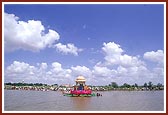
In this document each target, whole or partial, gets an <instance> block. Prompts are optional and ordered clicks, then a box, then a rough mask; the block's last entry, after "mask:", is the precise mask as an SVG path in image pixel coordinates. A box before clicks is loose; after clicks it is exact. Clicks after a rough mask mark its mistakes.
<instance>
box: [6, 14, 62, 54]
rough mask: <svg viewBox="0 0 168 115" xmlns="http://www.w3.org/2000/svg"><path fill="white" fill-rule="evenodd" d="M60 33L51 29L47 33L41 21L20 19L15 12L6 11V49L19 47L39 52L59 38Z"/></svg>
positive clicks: (10, 49)
mask: <svg viewBox="0 0 168 115" xmlns="http://www.w3.org/2000/svg"><path fill="white" fill-rule="evenodd" d="M59 38H60V37H59V34H58V33H57V32H56V31H54V30H51V29H49V30H48V33H45V27H44V26H43V25H42V23H41V21H39V20H37V21H35V20H28V21H27V22H25V21H19V17H17V16H15V15H14V14H8V13H4V41H5V51H14V50H18V49H23V50H29V51H33V52H37V51H39V50H42V49H44V48H46V47H51V45H52V44H53V43H54V42H55V41H58V40H59Z"/></svg>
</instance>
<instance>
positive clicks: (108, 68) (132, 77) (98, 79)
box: [5, 42, 164, 85]
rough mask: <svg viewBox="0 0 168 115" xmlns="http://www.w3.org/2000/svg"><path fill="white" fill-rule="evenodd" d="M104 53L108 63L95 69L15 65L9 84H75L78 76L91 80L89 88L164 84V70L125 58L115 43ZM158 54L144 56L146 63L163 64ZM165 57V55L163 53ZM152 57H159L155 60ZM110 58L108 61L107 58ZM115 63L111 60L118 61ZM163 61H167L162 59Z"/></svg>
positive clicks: (106, 45)
mask: <svg viewBox="0 0 168 115" xmlns="http://www.w3.org/2000/svg"><path fill="white" fill-rule="evenodd" d="M102 50H103V51H104V54H105V56H104V60H101V61H99V62H98V63H97V64H95V65H94V66H93V67H92V68H88V67H86V66H79V65H77V66H71V67H69V68H63V67H62V64H61V63H59V62H52V63H51V64H47V63H45V62H43V63H40V64H37V65H35V66H32V65H30V64H28V63H25V62H19V61H14V62H13V63H12V64H11V65H9V66H7V67H6V68H5V81H9V82H10V81H15V82H19V81H22V80H24V81H25V82H26V81H27V82H44V83H58V84H64V83H71V84H74V80H75V79H76V77H77V76H78V75H83V76H85V77H86V79H87V83H88V84H92V85H94V84H96V85H101V84H103V85H107V84H109V83H111V82H117V83H118V84H121V85H122V84H123V83H125V82H126V83H129V84H134V83H138V84H143V83H144V82H149V81H152V82H153V83H158V82H160V83H163V80H164V68H163V66H156V67H150V68H148V66H147V63H145V61H142V60H141V59H140V57H136V56H129V55H127V54H123V53H125V52H123V51H124V50H123V49H122V48H121V47H120V46H119V45H117V44H115V43H114V42H113V43H112V42H110V43H104V44H103V47H102ZM158 52H160V51H159V50H158V51H157V52H152V53H151V52H148V53H145V54H144V58H145V59H149V60H151V61H153V62H156V61H158V60H161V59H160V58H163V56H160V58H156V57H157V56H158V57H159V54H160V53H158ZM161 54H162V53H161ZM151 55H153V56H156V57H151ZM107 57H108V58H107ZM114 57H115V59H114V61H111V58H114ZM162 60H163V59H162Z"/></svg>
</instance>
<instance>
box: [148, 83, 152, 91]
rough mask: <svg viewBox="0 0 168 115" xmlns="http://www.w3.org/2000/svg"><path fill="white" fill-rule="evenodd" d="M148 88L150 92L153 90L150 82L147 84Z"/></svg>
mask: <svg viewBox="0 0 168 115" xmlns="http://www.w3.org/2000/svg"><path fill="white" fill-rule="evenodd" d="M148 88H149V89H150V90H151V89H152V88H153V84H152V82H151V81H149V83H148Z"/></svg>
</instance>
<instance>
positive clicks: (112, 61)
mask: <svg viewBox="0 0 168 115" xmlns="http://www.w3.org/2000/svg"><path fill="white" fill-rule="evenodd" d="M102 50H103V52H104V53H105V57H104V59H105V61H106V62H105V64H107V65H122V66H124V67H130V66H139V65H141V64H144V62H143V61H141V60H139V59H138V56H137V57H135V56H129V55H127V54H122V53H123V52H124V50H123V49H121V47H120V45H119V44H116V43H114V42H109V43H104V44H103V47H102Z"/></svg>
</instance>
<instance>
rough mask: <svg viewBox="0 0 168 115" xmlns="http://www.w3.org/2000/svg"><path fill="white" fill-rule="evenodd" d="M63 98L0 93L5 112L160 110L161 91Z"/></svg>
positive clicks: (52, 94) (48, 94) (53, 94)
mask: <svg viewBox="0 0 168 115" xmlns="http://www.w3.org/2000/svg"><path fill="white" fill-rule="evenodd" d="M99 93H101V94H102V95H103V96H100V97H97V96H95V97H67V96H63V95H62V93H61V92H59V91H48V92H43V91H23V90H22V91H21V90H5V91H4V110H5V111H163V110H164V92H163V91H106V92H99Z"/></svg>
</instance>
